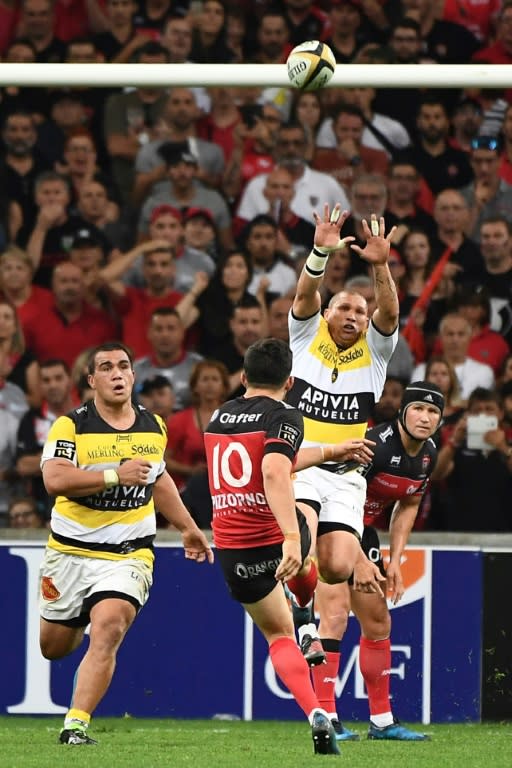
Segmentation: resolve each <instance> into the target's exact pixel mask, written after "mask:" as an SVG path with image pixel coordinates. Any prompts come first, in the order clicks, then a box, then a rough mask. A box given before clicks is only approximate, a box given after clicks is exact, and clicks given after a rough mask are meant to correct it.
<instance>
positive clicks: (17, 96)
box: [0, 4, 47, 126]
mask: <svg viewBox="0 0 512 768" xmlns="http://www.w3.org/2000/svg"><path fill="white" fill-rule="evenodd" d="M1 7H2V5H1V4H0V9H1ZM0 26H1V22H0ZM0 34H1V32H0ZM2 58H3V61H5V62H6V63H8V64H33V63H34V62H35V60H36V51H35V48H34V46H33V45H32V43H31V42H30V40H27V39H26V38H23V37H20V38H17V39H15V40H13V41H12V43H11V44H10V45H9V47H8V48H7V50H6V51H5V55H4V56H3V57H2ZM46 99H47V95H46V91H45V90H44V89H43V88H32V87H30V86H23V87H21V88H18V87H17V86H13V85H8V86H5V87H4V88H1V89H0V123H1V124H2V126H3V125H4V122H5V118H6V117H7V115H10V114H11V113H12V112H22V113H24V114H27V115H31V116H32V118H33V119H34V120H35V121H36V122H37V123H40V122H42V121H43V120H44V119H45V115H46Z"/></svg>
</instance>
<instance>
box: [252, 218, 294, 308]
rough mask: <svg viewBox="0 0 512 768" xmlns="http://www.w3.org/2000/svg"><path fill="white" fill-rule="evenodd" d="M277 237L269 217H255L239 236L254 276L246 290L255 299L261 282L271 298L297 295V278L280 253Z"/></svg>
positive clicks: (271, 219)
mask: <svg viewBox="0 0 512 768" xmlns="http://www.w3.org/2000/svg"><path fill="white" fill-rule="evenodd" d="M277 237H278V227H277V224H276V222H275V220H274V219H273V218H272V217H271V216H269V215H268V214H260V215H259V216H255V217H254V219H252V220H251V221H250V222H249V223H248V224H247V225H246V227H245V229H244V230H243V232H242V233H241V235H240V241H241V243H242V247H243V249H244V250H245V252H246V253H247V254H248V255H249V257H250V259H251V262H252V268H253V275H252V279H251V282H250V283H249V285H248V287H247V290H248V292H249V293H252V294H253V296H255V295H256V293H257V292H258V289H259V286H260V283H261V281H262V280H264V281H265V286H266V290H267V291H268V292H269V293H271V294H278V295H279V296H285V295H287V294H292V293H294V292H295V288H296V286H297V275H296V273H295V270H294V269H292V267H290V265H289V264H287V263H286V261H285V259H284V257H283V254H282V253H281V252H280V251H279V250H278V247H277Z"/></svg>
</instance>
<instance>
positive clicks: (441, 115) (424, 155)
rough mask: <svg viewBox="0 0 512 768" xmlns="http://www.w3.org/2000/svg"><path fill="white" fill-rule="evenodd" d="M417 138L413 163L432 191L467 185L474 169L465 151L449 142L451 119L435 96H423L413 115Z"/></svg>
mask: <svg viewBox="0 0 512 768" xmlns="http://www.w3.org/2000/svg"><path fill="white" fill-rule="evenodd" d="M416 127H417V134H418V139H417V142H416V144H415V146H414V147H413V149H412V159H413V161H414V165H415V166H416V168H417V169H418V171H419V172H420V174H421V175H422V176H423V178H424V179H425V181H426V182H427V184H428V186H429V187H430V190H431V192H432V194H434V195H437V194H438V193H439V192H441V191H442V190H443V189H460V188H461V187H464V186H466V185H467V184H469V182H470V181H471V179H472V177H473V172H472V169H471V165H470V163H469V159H468V157H467V155H466V153H465V152H462V151H461V150H460V149H454V148H453V147H451V146H450V144H449V143H448V137H449V132H450V121H449V119H448V112H447V109H446V106H445V104H444V103H443V102H442V101H441V100H440V99H439V98H438V97H437V96H435V95H432V96H428V97H425V98H424V99H423V101H422V103H421V105H420V107H419V111H418V114H417V118H416Z"/></svg>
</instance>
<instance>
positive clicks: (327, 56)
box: [286, 40, 336, 91]
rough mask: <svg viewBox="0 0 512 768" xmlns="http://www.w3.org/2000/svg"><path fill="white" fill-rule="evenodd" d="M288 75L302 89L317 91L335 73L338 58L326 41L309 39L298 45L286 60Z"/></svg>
mask: <svg viewBox="0 0 512 768" xmlns="http://www.w3.org/2000/svg"><path fill="white" fill-rule="evenodd" d="M286 66H287V68H288V77H289V79H290V82H291V84H292V85H293V86H295V88H300V90H301V91H316V90H317V89H318V88H323V87H324V85H327V83H328V82H329V80H330V79H331V77H332V76H333V75H334V70H335V67H336V59H335V58H334V54H333V52H332V51H331V49H330V48H329V46H328V45H327V44H326V43H322V42H320V40H307V41H306V42H305V43H301V44H300V45H296V46H295V48H294V49H293V50H292V51H291V52H290V55H289V56H288V59H287V60H286Z"/></svg>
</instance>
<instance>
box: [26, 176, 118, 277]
mask: <svg viewBox="0 0 512 768" xmlns="http://www.w3.org/2000/svg"><path fill="white" fill-rule="evenodd" d="M34 198H35V201H36V204H37V206H38V213H37V218H36V221H35V225H34V227H33V229H32V230H28V229H27V228H26V227H25V226H23V228H22V230H21V232H20V235H19V238H18V239H19V241H20V242H21V243H25V242H26V250H27V253H28V255H29V257H30V260H31V261H32V266H33V269H34V282H35V283H37V284H38V285H42V286H43V287H47V286H48V284H49V282H50V278H51V274H52V269H53V267H55V266H56V265H57V264H60V263H61V262H63V261H66V260H67V258H68V255H69V245H70V242H71V241H72V239H73V238H74V237H75V236H76V235H77V233H78V232H79V230H81V229H88V230H89V231H94V235H95V237H97V238H98V240H100V241H102V242H104V244H105V250H107V247H108V242H106V238H105V237H104V236H103V235H102V233H101V232H100V231H99V230H94V228H93V227H92V226H91V225H86V223H85V222H84V221H83V219H81V218H80V216H77V215H73V214H70V213H69V204H70V188H69V182H68V181H67V179H65V178H64V177H63V176H61V175H60V174H58V173H55V172H54V171H45V172H43V173H42V174H40V175H39V176H38V177H37V179H36V183H35V188H34Z"/></svg>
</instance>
